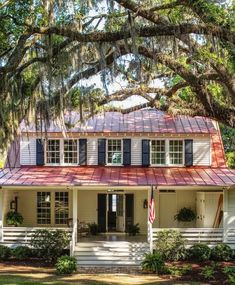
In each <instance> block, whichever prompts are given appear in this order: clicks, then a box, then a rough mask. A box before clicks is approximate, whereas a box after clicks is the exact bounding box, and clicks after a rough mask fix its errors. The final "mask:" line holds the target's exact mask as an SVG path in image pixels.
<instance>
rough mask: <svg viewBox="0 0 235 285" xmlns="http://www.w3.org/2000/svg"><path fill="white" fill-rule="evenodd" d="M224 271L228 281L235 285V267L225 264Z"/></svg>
mask: <svg viewBox="0 0 235 285" xmlns="http://www.w3.org/2000/svg"><path fill="white" fill-rule="evenodd" d="M223 273H224V274H225V275H226V277H227V279H228V283H229V284H231V285H235V267H234V266H225V267H224V269H223Z"/></svg>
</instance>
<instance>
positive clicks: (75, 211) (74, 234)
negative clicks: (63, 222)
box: [70, 188, 78, 255]
mask: <svg viewBox="0 0 235 285" xmlns="http://www.w3.org/2000/svg"><path fill="white" fill-rule="evenodd" d="M72 190H73V232H72V246H71V252H70V254H71V255H74V251H75V246H76V243H77V228H78V190H77V188H73V189H72Z"/></svg>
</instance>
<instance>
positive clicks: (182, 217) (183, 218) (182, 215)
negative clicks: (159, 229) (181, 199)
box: [174, 207, 196, 222]
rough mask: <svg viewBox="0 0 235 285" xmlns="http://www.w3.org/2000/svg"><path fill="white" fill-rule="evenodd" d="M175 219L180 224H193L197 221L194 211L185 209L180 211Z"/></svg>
mask: <svg viewBox="0 0 235 285" xmlns="http://www.w3.org/2000/svg"><path fill="white" fill-rule="evenodd" d="M174 218H175V220H177V221H178V222H191V221H194V220H195V219H196V214H195V212H194V211H193V210H192V209H190V208H185V207H184V208H182V209H180V210H179V212H178V213H177V214H176V215H175V217H174Z"/></svg>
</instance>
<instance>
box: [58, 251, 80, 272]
mask: <svg viewBox="0 0 235 285" xmlns="http://www.w3.org/2000/svg"><path fill="white" fill-rule="evenodd" d="M55 268H56V273H57V274H59V275H63V274H72V273H74V272H76V270H77V260H76V258H75V257H71V256H68V255H63V256H61V257H59V258H58V259H57V262H56V265H55Z"/></svg>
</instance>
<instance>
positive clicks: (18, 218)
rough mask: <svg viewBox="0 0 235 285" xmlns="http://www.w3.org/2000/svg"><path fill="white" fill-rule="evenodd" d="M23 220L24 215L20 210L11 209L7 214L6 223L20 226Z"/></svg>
mask: <svg viewBox="0 0 235 285" xmlns="http://www.w3.org/2000/svg"><path fill="white" fill-rule="evenodd" d="M23 221H24V218H23V216H22V215H21V214H20V213H18V212H15V211H14V212H13V211H9V212H8V213H7V215H6V223H7V224H8V225H9V226H15V227H18V226H20V225H22V223H23Z"/></svg>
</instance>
